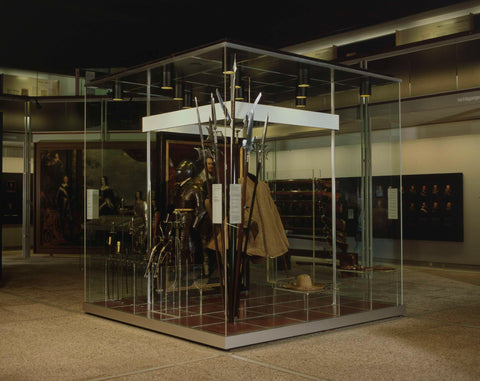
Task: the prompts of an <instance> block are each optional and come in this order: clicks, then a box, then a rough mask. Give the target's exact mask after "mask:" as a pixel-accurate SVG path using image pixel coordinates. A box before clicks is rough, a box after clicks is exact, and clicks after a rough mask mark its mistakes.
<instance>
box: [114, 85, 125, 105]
mask: <svg viewBox="0 0 480 381" xmlns="http://www.w3.org/2000/svg"><path fill="white" fill-rule="evenodd" d="M113 100H114V101H123V92H122V84H121V83H120V82H118V81H115V84H114V85H113Z"/></svg>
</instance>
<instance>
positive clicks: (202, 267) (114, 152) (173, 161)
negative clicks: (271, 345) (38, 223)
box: [84, 41, 405, 349]
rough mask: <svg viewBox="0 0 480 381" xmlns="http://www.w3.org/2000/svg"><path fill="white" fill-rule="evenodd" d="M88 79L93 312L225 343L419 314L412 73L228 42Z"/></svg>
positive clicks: (88, 258) (88, 257)
mask: <svg viewBox="0 0 480 381" xmlns="http://www.w3.org/2000/svg"><path fill="white" fill-rule="evenodd" d="M88 86H90V87H92V88H101V89H111V98H104V99H103V100H102V102H101V107H100V108H99V109H98V107H97V108H92V107H86V118H85V154H84V165H85V200H86V212H85V221H84V226H85V303H84V310H85V312H87V313H91V314H95V315H99V316H104V317H107V318H111V319H115V320H118V321H121V322H125V323H129V324H134V325H137V326H140V327H144V328H148V329H152V330H155V331H158V332H162V333H167V334H171V335H174V336H177V337H180V338H185V339H188V340H192V341H196V342H200V343H203V344H207V345H211V346H214V347H217V348H222V349H231V348H235V347H240V346H245V345H250V344H256V343H261V342H266V341H270V340H276V339H282V338H287V337H292V336H297V335H302V334H306V333H312V332H318V331H322V330H327V329H332V328H337V327H343V326H348V325H351V324H357V323H362V322H367V321H374V320H377V319H383V318H387V317H393V316H399V315H402V314H403V313H404V311H405V307H404V306H403V301H402V244H401V205H400V203H401V197H400V196H399V195H400V191H401V187H400V184H401V176H400V173H401V170H400V118H399V80H397V79H395V78H391V77H387V76H384V75H379V74H374V73H369V72H367V71H364V70H359V69H353V68H345V67H337V66H335V65H332V64H329V63H326V62H323V61H319V60H315V59H311V58H308V57H302V56H297V55H292V54H287V53H282V52H278V51H270V50H263V49H258V48H253V47H249V46H245V45H239V44H234V43H231V42H227V41H225V42H221V43H217V44H214V45H210V46H206V47H203V48H201V49H197V50H193V51H191V52H186V53H183V54H181V55H178V56H173V57H170V58H168V59H165V60H161V61H158V62H153V63H149V64H147V65H144V66H137V67H134V68H131V69H127V70H125V71H123V72H120V73H117V74H115V75H111V76H108V77H104V78H98V79H96V80H95V81H92V82H90V83H88ZM362 90H368V91H367V93H363V92H362ZM87 93H92V91H89V92H87ZM375 94H382V96H383V97H385V94H387V96H388V97H389V101H388V102H381V103H380V102H378V104H377V103H376V102H375ZM90 101H92V100H91V99H90V98H89V97H88V96H86V98H85V102H86V105H87V106H88V105H89V102H90ZM95 104H98V99H96V103H95Z"/></svg>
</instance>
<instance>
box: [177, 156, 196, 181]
mask: <svg viewBox="0 0 480 381" xmlns="http://www.w3.org/2000/svg"><path fill="white" fill-rule="evenodd" d="M194 174H195V165H194V164H193V162H192V161H190V160H182V161H181V162H180V163H179V164H178V165H177V168H176V170H175V180H176V181H177V182H179V183H180V182H182V181H184V180H186V179H188V178H189V177H192V176H193V175H194Z"/></svg>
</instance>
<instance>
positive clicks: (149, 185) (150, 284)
mask: <svg viewBox="0 0 480 381" xmlns="http://www.w3.org/2000/svg"><path fill="white" fill-rule="evenodd" d="M151 84H152V73H151V71H150V69H148V71H147V110H146V112H147V116H150V97H151V92H150V91H151ZM151 139H152V137H151V132H150V131H149V132H147V205H148V207H147V216H148V217H147V220H146V221H145V234H147V253H149V252H150V250H151V247H152V233H153V232H152V228H151V226H152V224H151V221H152V180H151V176H152V173H151V171H152V165H151V162H152V160H151V159H152V153H151V150H150V148H151ZM154 281H155V279H154V277H153V275H152V272H151V271H150V273H149V274H148V282H147V303H148V304H149V305H152V299H153V298H152V291H153V290H154V289H155V287H153V282H154Z"/></svg>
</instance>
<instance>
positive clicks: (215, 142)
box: [209, 90, 226, 292]
mask: <svg viewBox="0 0 480 381" xmlns="http://www.w3.org/2000/svg"><path fill="white" fill-rule="evenodd" d="M217 91H218V90H217ZM210 105H211V108H212V119H213V123H210V124H209V127H210V128H209V136H211V139H212V142H213V151H214V154H215V178H216V180H217V183H218V184H221V183H220V154H219V152H218V138H217V114H216V112H215V98H214V97H213V93H210ZM221 218H222V226H221V229H220V243H221V249H222V250H224V251H225V247H226V246H225V234H224V231H223V223H224V220H223V213H222V216H221ZM214 227H215V237H216V236H217V232H216V225H214ZM224 260H226V259H224ZM221 263H222V261H220V258H217V265H218V272H219V273H220V275H221V278H220V280H221V286H222V292H223V275H222V274H223V272H222V270H223V268H222V267H221V266H220V265H221Z"/></svg>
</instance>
